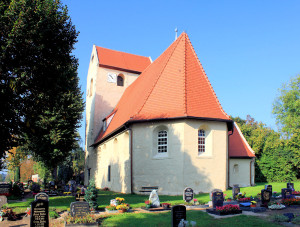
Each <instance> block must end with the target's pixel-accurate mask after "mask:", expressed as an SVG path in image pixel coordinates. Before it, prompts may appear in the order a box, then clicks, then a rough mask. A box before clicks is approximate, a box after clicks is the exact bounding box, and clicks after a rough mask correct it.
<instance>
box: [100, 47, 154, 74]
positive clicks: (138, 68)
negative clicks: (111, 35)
mask: <svg viewBox="0 0 300 227" xmlns="http://www.w3.org/2000/svg"><path fill="white" fill-rule="evenodd" d="M96 49H97V55H98V59H99V65H100V66H102V67H107V68H114V69H119V70H121V71H129V72H136V73H141V72H142V71H144V70H145V69H146V68H147V67H148V66H149V65H150V64H151V59H150V57H144V56H139V55H135V54H128V53H125V52H121V51H116V50H110V49H106V48H103V47H98V46H96Z"/></svg>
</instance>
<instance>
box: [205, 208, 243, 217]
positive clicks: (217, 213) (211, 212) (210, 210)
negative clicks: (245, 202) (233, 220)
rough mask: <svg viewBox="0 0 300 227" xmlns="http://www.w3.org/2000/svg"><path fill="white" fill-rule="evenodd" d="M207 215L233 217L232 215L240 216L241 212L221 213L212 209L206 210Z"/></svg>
mask: <svg viewBox="0 0 300 227" xmlns="http://www.w3.org/2000/svg"><path fill="white" fill-rule="evenodd" d="M206 212H207V213H210V214H215V215H219V216H223V215H234V214H241V213H242V212H243V211H242V210H236V211H234V212H228V213H221V212H219V211H216V210H214V209H206Z"/></svg>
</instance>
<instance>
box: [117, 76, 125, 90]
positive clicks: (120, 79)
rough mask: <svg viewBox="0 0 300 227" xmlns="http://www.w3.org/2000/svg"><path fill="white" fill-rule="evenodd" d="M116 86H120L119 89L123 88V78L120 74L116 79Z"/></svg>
mask: <svg viewBox="0 0 300 227" xmlns="http://www.w3.org/2000/svg"><path fill="white" fill-rule="evenodd" d="M117 85H118V86H121V87H123V86H124V77H123V75H122V74H120V75H119V76H118V77H117Z"/></svg>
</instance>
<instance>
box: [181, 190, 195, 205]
mask: <svg viewBox="0 0 300 227" xmlns="http://www.w3.org/2000/svg"><path fill="white" fill-rule="evenodd" d="M193 198H194V191H193V189H191V188H185V189H184V190H183V200H184V201H186V202H190V201H191V200H193Z"/></svg>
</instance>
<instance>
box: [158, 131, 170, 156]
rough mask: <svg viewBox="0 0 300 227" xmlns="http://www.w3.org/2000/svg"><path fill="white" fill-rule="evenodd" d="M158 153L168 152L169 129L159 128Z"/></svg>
mask: <svg viewBox="0 0 300 227" xmlns="http://www.w3.org/2000/svg"><path fill="white" fill-rule="evenodd" d="M162 133H164V134H162ZM160 143H161V144H160ZM157 153H158V154H167V153H168V131H167V130H165V129H162V130H159V131H158V132H157Z"/></svg>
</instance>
